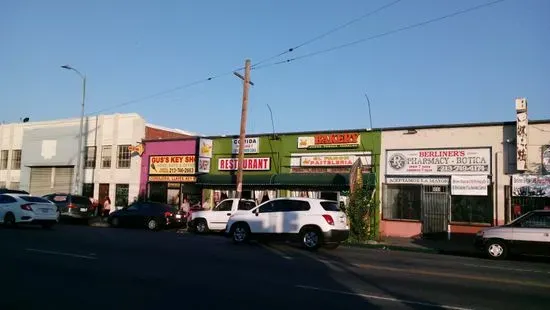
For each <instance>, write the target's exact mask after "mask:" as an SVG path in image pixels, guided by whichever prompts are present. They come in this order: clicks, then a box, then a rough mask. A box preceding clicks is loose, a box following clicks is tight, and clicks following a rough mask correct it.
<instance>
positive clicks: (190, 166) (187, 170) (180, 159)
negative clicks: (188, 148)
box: [149, 155, 195, 175]
mask: <svg viewBox="0 0 550 310" xmlns="http://www.w3.org/2000/svg"><path fill="white" fill-rule="evenodd" d="M149 174H150V175H159V174H164V175H177V174H195V155H169V156H151V157H149Z"/></svg>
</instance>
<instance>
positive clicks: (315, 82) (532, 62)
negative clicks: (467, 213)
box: [0, 0, 550, 135]
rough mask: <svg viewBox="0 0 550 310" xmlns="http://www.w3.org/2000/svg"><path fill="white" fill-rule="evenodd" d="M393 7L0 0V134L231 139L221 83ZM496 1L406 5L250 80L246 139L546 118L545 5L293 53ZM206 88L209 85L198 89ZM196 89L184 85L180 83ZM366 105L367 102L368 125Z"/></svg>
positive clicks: (229, 101)
mask: <svg viewBox="0 0 550 310" xmlns="http://www.w3.org/2000/svg"><path fill="white" fill-rule="evenodd" d="M393 1H394V0H370V1H365V0H339V1H328V0H324V1H319V0H316V1H313V0H300V1H295V0H277V1H257V0H256V1H253V0H234V1H225V0H216V1H215V0H201V1H180V0H163V1H152V0H149V1H146V0H81V1H72V0H50V1H42V0H3V1H0V107H1V111H2V113H0V122H6V123H12V122H19V121H20V119H21V118H24V117H29V118H30V119H31V121H42V120H52V119H59V118H71V117H79V115H80V98H81V91H82V89H81V80H80V78H79V77H78V75H77V74H75V73H74V72H71V71H68V70H64V69H61V68H60V66H61V65H65V64H69V65H71V66H73V67H75V68H77V69H78V70H79V71H81V72H82V73H83V74H85V75H86V76H87V96H86V114H90V115H93V114H97V113H99V112H101V113H104V114H110V113H129V112H135V113H139V114H140V115H141V116H143V117H144V118H145V119H146V120H147V122H149V123H153V124H156V125H161V126H166V127H171V128H179V129H183V130H188V131H192V132H197V133H200V134H205V135H218V134H238V132H239V126H240V114H241V101H242V91H243V87H242V86H243V85H242V81H241V80H239V79H238V78H237V77H236V76H234V75H233V74H231V72H232V71H233V70H236V69H240V68H242V67H243V66H244V61H245V59H247V58H248V59H251V61H252V64H256V63H257V62H259V61H261V60H264V59H266V58H270V57H271V56H274V55H278V54H281V53H282V52H284V51H287V50H288V49H289V48H292V47H296V46H299V45H300V44H302V43H304V42H307V41H309V40H310V39H312V38H315V37H317V36H319V35H321V34H324V33H326V32H328V31H331V30H333V29H336V28H337V27H338V26H340V25H342V24H345V23H347V22H349V21H351V20H353V19H356V18H358V17H360V16H363V15H365V14H366V13H368V12H370V11H373V10H375V9H377V8H379V7H381V6H384V5H387V4H390V3H392V2H393ZM487 2H491V0H461V1H455V0H402V1H399V2H398V3H396V4H394V5H391V6H389V7H387V8H386V9H384V10H381V11H379V12H377V13H375V14H372V15H369V16H367V17H365V18H363V19H360V20H359V21H357V22H354V23H352V24H350V25H349V26H347V27H344V28H342V29H339V30H337V31H334V32H332V33H330V34H328V35H326V36H324V37H322V38H320V39H318V40H314V41H313V42H311V43H309V44H305V45H303V46H301V47H299V48H296V49H294V50H293V51H292V52H288V53H286V54H285V55H282V56H281V57H279V58H276V59H273V60H271V61H268V62H265V63H263V65H266V66H264V67H262V66H261V65H259V66H258V67H257V69H254V70H252V71H251V80H252V81H253V83H254V86H252V87H251V88H250V95H249V111H248V122H247V132H249V133H266V132H271V131H272V130H273V129H272V123H271V119H270V112H269V109H268V105H269V107H271V109H272V111H273V123H274V127H275V131H276V132H292V131H309V130H312V131H314V130H333V129H358V128H370V127H371V126H372V127H375V128H380V127H392V126H409V125H411V126H413V125H429V124H449V123H468V122H490V121H509V120H514V119H515V116H514V113H515V112H514V100H515V98H517V97H526V98H527V99H528V105H529V106H528V109H529V118H530V119H550V83H549V82H550V53H549V48H550V35H549V34H550V1H547V0H505V1H502V2H499V3H497V4H495V5H492V6H489V7H485V8H482V9H479V10H475V11H471V12H469V13H467V14H463V15H458V16H455V17H452V18H447V19H444V20H441V21H438V22H434V23H431V24H427V25H424V26H421V27H416V28H412V29H409V30H405V31H401V32H398V33H394V34H390V35H386V36H382V37H379V38H376V39H372V40H366V41H363V42H362V43H359V44H354V45H350V46H348V47H345V48H338V49H334V50H332V51H330V52H325V53H320V54H316V55H314V56H311V57H304V58H300V59H297V60H295V61H291V62H288V63H282V64H277V65H269V64H271V63H274V62H278V61H284V60H286V59H289V58H295V57H299V56H301V55H307V54H311V53H316V52H318V51H323V50H326V49H330V48H333V47H337V46H341V45H342V44H346V43H348V42H353V41H357V40H360V39H363V38H368V37H372V36H375V35H378V34H382V33H386V32H388V31H391V30H394V29H399V28H402V27H406V26H409V25H413V24H417V23H419V22H423V21H426V20H430V19H433V18H437V17H440V16H444V15H448V14H450V13H453V12H456V11H459V10H463V9H466V8H469V7H473V6H476V5H480V4H483V3H487ZM209 77H214V78H213V79H212V80H209V81H208V80H206V79H208V78H209ZM195 81H198V83H196V84H194V85H190V83H193V82H195ZM365 94H367V95H368V97H369V99H370V102H371V115H372V125H371V124H370V121H369V110H368V105H367V101H366V98H365Z"/></svg>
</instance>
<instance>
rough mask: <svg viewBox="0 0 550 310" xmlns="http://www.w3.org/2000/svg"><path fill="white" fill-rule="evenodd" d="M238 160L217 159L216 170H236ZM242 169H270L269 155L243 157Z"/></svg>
mask: <svg viewBox="0 0 550 310" xmlns="http://www.w3.org/2000/svg"><path fill="white" fill-rule="evenodd" d="M238 166H239V161H238V159H237V158H220V159H218V170H220V171H231V170H237V169H238ZM243 170H247V171H265V170H271V158H270V157H257V158H245V159H244V161H243Z"/></svg>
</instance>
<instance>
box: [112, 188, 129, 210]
mask: <svg viewBox="0 0 550 310" xmlns="http://www.w3.org/2000/svg"><path fill="white" fill-rule="evenodd" d="M129 187H130V186H129V185H128V184H117V185H116V186H115V206H117V207H126V206H127V205H128V189H129Z"/></svg>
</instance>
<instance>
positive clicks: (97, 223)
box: [88, 222, 111, 228]
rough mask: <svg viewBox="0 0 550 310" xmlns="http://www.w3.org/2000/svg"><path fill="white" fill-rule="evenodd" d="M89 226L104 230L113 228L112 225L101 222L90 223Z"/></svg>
mask: <svg viewBox="0 0 550 310" xmlns="http://www.w3.org/2000/svg"><path fill="white" fill-rule="evenodd" d="M88 226H90V227H104V228H107V227H111V225H109V224H108V223H100V222H96V223H89V224H88Z"/></svg>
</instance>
